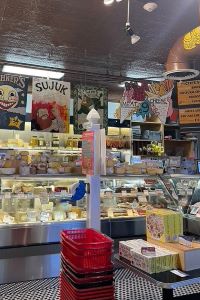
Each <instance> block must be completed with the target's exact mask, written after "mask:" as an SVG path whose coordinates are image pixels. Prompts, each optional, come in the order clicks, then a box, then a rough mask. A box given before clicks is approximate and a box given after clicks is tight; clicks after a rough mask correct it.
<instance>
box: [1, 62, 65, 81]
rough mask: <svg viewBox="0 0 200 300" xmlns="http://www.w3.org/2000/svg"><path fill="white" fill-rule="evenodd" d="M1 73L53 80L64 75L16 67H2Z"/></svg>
mask: <svg viewBox="0 0 200 300" xmlns="http://www.w3.org/2000/svg"><path fill="white" fill-rule="evenodd" d="M2 72H5V73H12V74H20V75H27V76H33V77H44V78H54V79H61V78H62V77H63V76H64V73H61V72H54V71H48V70H40V69H32V68H24V67H18V66H9V65H4V66H3V69H2Z"/></svg>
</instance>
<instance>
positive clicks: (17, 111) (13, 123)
mask: <svg viewBox="0 0 200 300" xmlns="http://www.w3.org/2000/svg"><path fill="white" fill-rule="evenodd" d="M27 90H28V78H26V77H23V76H18V75H9V74H1V75H0V128H1V129H11V130H13V129H14V130H24V127H25V117H26V103H27Z"/></svg>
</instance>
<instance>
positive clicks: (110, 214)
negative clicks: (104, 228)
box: [108, 210, 114, 218]
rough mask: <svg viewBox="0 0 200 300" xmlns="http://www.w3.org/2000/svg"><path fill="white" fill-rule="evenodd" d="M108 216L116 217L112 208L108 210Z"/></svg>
mask: <svg viewBox="0 0 200 300" xmlns="http://www.w3.org/2000/svg"><path fill="white" fill-rule="evenodd" d="M108 218H114V213H113V211H112V210H108Z"/></svg>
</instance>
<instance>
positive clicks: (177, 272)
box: [170, 270, 189, 278]
mask: <svg viewBox="0 0 200 300" xmlns="http://www.w3.org/2000/svg"><path fill="white" fill-rule="evenodd" d="M170 272H171V273H173V274H175V275H177V276H179V277H182V278H184V277H187V276H189V275H188V274H186V273H183V272H182V271H179V270H172V271H170Z"/></svg>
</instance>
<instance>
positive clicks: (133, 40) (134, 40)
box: [126, 0, 140, 45]
mask: <svg viewBox="0 0 200 300" xmlns="http://www.w3.org/2000/svg"><path fill="white" fill-rule="evenodd" d="M126 33H127V34H128V35H129V36H130V37H131V44H132V45H133V44H136V43H137V42H138V41H139V40H140V36H139V35H137V34H135V33H134V31H133V29H132V28H131V24H130V0H128V10H127V21H126Z"/></svg>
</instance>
